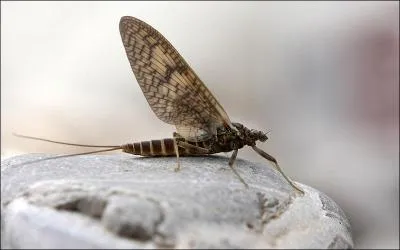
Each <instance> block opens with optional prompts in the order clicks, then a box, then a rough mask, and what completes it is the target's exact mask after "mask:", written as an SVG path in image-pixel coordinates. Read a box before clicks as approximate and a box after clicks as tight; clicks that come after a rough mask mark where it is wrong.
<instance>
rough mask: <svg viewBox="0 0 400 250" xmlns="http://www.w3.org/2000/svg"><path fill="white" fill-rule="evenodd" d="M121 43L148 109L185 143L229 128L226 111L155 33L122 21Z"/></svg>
mask: <svg viewBox="0 0 400 250" xmlns="http://www.w3.org/2000/svg"><path fill="white" fill-rule="evenodd" d="M119 29H120V33H121V38H122V42H123V44H124V47H125V51H126V54H127V56H128V59H129V63H130V65H131V68H132V70H133V72H134V74H135V77H136V80H137V81H138V83H139V86H140V88H141V89H142V91H143V94H144V96H145V97H146V99H147V102H148V103H149V104H150V107H151V109H152V110H153V111H154V113H155V114H156V115H157V117H158V118H159V119H161V120H162V121H164V122H166V123H169V124H173V125H175V126H176V128H177V131H178V133H179V134H180V135H181V136H183V137H185V138H186V139H188V140H197V141H199V140H204V139H206V138H208V137H210V136H212V135H214V134H215V133H216V128H217V127H219V126H231V122H230V119H229V117H228V115H227V114H226V112H225V110H224V109H223V108H222V106H221V105H220V104H219V103H218V101H217V100H216V99H215V97H214V96H213V95H212V94H211V92H210V91H209V90H208V89H207V87H206V86H205V85H204V83H203V82H202V81H201V80H200V78H199V77H198V76H197V75H196V73H195V72H194V71H193V70H192V69H191V68H190V66H189V65H188V64H187V63H186V61H185V60H184V59H183V57H182V56H181V55H180V54H179V53H178V51H177V50H176V49H175V48H174V47H173V46H172V45H171V44H170V43H169V42H168V40H167V39H165V38H164V36H163V35H161V34H160V33H159V32H158V31H157V30H155V29H154V28H153V27H151V26H150V25H148V24H147V23H145V22H143V21H141V20H139V19H137V18H134V17H129V16H125V17H122V18H121V20H120V24H119Z"/></svg>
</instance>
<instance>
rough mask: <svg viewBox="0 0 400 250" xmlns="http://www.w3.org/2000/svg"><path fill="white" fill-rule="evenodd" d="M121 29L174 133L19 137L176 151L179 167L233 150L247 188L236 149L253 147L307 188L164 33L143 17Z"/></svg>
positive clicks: (149, 152) (143, 82) (152, 101)
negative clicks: (106, 139) (134, 137)
mask: <svg viewBox="0 0 400 250" xmlns="http://www.w3.org/2000/svg"><path fill="white" fill-rule="evenodd" d="M119 30H120V34H121V38H122V43H123V45H124V48H125V52H126V55H127V57H128V60H129V63H130V66H131V68H132V70H133V73H134V76H135V78H136V80H137V82H138V83H139V86H140V88H141V90H142V91H143V94H144V96H145V97H146V100H147V102H148V103H149V105H150V107H151V109H152V110H153V111H154V113H155V114H156V116H157V117H158V118H159V119H160V120H162V121H163V122H166V123H168V124H172V125H174V126H175V127H176V132H174V133H173V136H172V138H166V139H161V140H150V141H142V142H134V143H127V144H124V145H122V146H93V145H82V144H74V143H66V142H58V141H52V140H47V139H42V138H36V137H30V136H22V135H16V136H20V137H25V138H30V139H36V140H43V141H48V142H54V143H61V144H67V145H75V146H85V147H100V148H108V149H106V150H98V151H92V152H88V153H95V152H102V151H112V150H119V149H121V150H122V151H123V152H125V153H130V154H134V155H142V156H170V155H173V156H176V158H177V166H176V168H175V171H179V169H180V161H179V157H180V156H191V155H209V154H216V153H220V152H231V151H233V153H232V156H231V157H230V159H229V162H228V165H229V166H230V168H231V169H232V171H233V173H234V174H235V175H236V176H237V177H238V179H239V180H240V181H241V182H242V183H243V184H244V185H245V186H246V187H248V185H247V183H246V182H245V181H244V179H243V178H242V177H241V176H240V175H239V173H238V172H237V171H236V170H235V168H234V166H233V165H234V162H235V160H236V157H237V154H238V150H239V149H241V148H243V147H244V146H250V147H252V148H253V149H254V151H256V152H257V153H258V154H259V155H261V156H262V157H264V158H265V159H267V160H269V161H271V162H272V163H273V164H274V165H273V166H274V167H275V169H276V170H277V171H278V172H280V173H281V174H282V176H283V177H284V178H285V179H286V180H287V182H288V183H289V184H290V185H291V186H292V187H293V188H294V190H296V191H298V192H300V193H303V191H302V190H301V189H300V188H298V187H297V186H296V185H295V184H294V183H293V182H292V181H291V180H290V179H289V178H288V177H287V176H286V175H285V174H284V173H283V171H282V170H281V169H280V167H279V165H278V162H277V161H276V159H275V158H274V157H272V156H271V155H269V154H267V153H266V152H264V151H263V150H261V149H260V148H258V147H257V146H256V142H257V141H260V142H265V141H266V140H267V139H268V137H267V134H266V133H264V132H262V131H257V130H254V129H248V128H246V127H245V126H243V125H242V124H240V123H235V122H231V120H230V119H229V116H228V115H227V113H226V112H225V110H224V109H223V107H222V106H221V105H220V103H219V102H218V101H217V100H216V98H215V97H214V96H213V94H212V93H211V92H210V90H209V89H208V88H207V87H206V86H205V85H204V83H203V82H202V81H201V80H200V78H199V77H198V76H197V75H196V73H195V72H194V71H193V70H192V68H191V67H190V66H189V64H188V63H187V62H186V61H185V60H184V59H183V57H182V56H181V55H180V54H179V53H178V51H177V50H176V49H175V48H174V47H173V46H172V45H171V44H170V43H169V42H168V40H167V39H165V38H164V36H163V35H162V34H161V33H159V32H158V31H157V30H156V29H154V28H153V27H151V26H150V25H149V24H147V23H145V22H144V21H142V20H139V19H137V18H135V17H130V16H124V17H122V18H121V19H120V23H119ZM88 153H81V154H88ZM74 155H78V154H74Z"/></svg>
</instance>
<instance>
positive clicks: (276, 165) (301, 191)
mask: <svg viewBox="0 0 400 250" xmlns="http://www.w3.org/2000/svg"><path fill="white" fill-rule="evenodd" d="M252 148H253V149H254V151H256V152H257V153H258V154H259V155H261V156H262V157H264V158H265V159H267V160H269V161H271V162H273V163H274V165H273V166H274V168H275V169H276V170H277V171H278V172H279V173H281V174H282V176H283V177H284V178H285V179H286V181H287V182H288V183H289V184H290V185H291V186H292V187H293V188H294V189H295V190H296V191H298V192H300V193H301V194H303V195H304V191H303V190H301V189H300V188H299V187H297V186H296V185H295V184H294V183H293V182H292V181H291V180H290V179H289V178H288V177H287V176H286V175H285V174H284V173H283V171H282V170H281V168H280V167H279V165H278V162H277V161H276V159H275V158H274V157H272V156H271V155H269V154H267V153H266V152H264V151H263V150H261V149H259V148H257V147H256V146H252Z"/></svg>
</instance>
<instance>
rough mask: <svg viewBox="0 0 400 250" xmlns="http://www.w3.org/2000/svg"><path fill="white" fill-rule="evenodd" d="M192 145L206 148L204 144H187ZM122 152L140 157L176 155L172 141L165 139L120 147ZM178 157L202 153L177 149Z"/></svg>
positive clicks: (194, 150)
mask: <svg viewBox="0 0 400 250" xmlns="http://www.w3.org/2000/svg"><path fill="white" fill-rule="evenodd" d="M185 142H186V143H190V144H192V145H195V146H198V147H202V148H206V147H207V143H206V142H196V143H195V142H189V141H185ZM122 150H123V152H125V153H129V154H134V155H142V156H167V155H176V153H175V147H174V139H172V138H166V139H161V140H151V141H141V142H134V143H128V144H125V145H122ZM178 150H179V155H199V154H204V153H202V152H197V151H196V149H188V148H182V147H178Z"/></svg>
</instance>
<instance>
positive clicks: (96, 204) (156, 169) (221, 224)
mask: <svg viewBox="0 0 400 250" xmlns="http://www.w3.org/2000/svg"><path fill="white" fill-rule="evenodd" d="M49 156H50V155H44V154H29V155H21V156H16V157H12V158H8V159H6V160H4V161H2V164H1V180H2V182H1V198H2V203H1V205H2V212H1V219H2V221H1V229H2V230H1V233H2V248H8V247H11V248H26V247H29V248H164V247H165V248H324V249H327V248H342V249H343V248H352V247H353V240H352V235H351V228H350V224H349V222H348V220H347V218H346V216H345V215H344V213H343V211H342V210H341V209H340V207H339V206H338V205H337V204H336V203H335V202H334V201H333V200H331V199H330V198H329V197H327V196H326V195H324V194H323V193H321V192H319V191H318V190H315V189H313V188H311V187H308V186H306V185H303V184H300V183H297V185H299V186H300V187H301V188H303V189H304V191H305V195H304V196H300V195H298V194H297V193H294V192H293V190H292V189H291V188H290V186H289V185H288V184H287V183H286V182H285V180H284V179H283V178H282V177H281V176H280V175H279V174H278V173H277V172H275V171H274V170H273V169H272V168H271V167H270V166H269V163H268V162H266V163H265V164H259V163H252V162H249V161H245V160H241V159H238V161H237V162H236V167H237V169H238V172H239V173H240V174H241V176H242V177H243V178H244V179H245V181H246V182H247V183H248V184H249V186H250V187H249V188H248V189H246V188H245V187H244V185H243V184H242V183H241V182H240V181H239V180H238V179H237V178H236V176H235V175H234V174H233V172H232V171H231V170H230V168H229V166H228V158H226V157H222V156H209V157H182V158H181V164H182V165H181V167H182V168H181V171H179V172H177V173H176V172H174V167H175V164H176V159H175V158H174V157H160V158H145V157H143V158H141V157H133V156H131V155H127V154H112V155H86V156H74V157H68V158H59V159H51V160H45V161H37V160H38V159H39V160H40V159H43V158H46V157H49ZM32 161H36V162H32Z"/></svg>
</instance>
